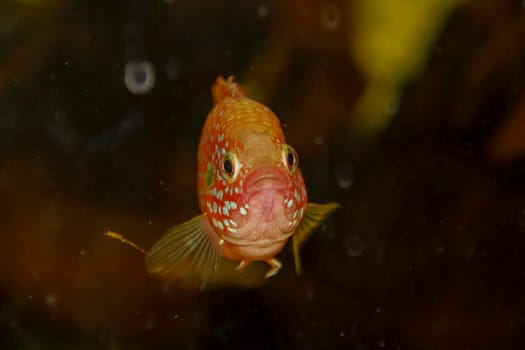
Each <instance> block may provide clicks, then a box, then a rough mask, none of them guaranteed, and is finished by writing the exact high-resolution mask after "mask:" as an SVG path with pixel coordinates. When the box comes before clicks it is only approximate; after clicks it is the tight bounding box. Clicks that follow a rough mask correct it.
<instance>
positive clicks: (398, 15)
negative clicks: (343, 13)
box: [348, 0, 466, 136]
mask: <svg viewBox="0 0 525 350" xmlns="http://www.w3.org/2000/svg"><path fill="white" fill-rule="evenodd" d="M465 2H466V1H465V0H418V1H415V0H360V1H355V2H354V3H353V5H352V6H349V8H348V11H349V17H350V18H351V21H350V23H351V25H352V30H351V31H350V32H351V35H350V50H351V53H352V56H353V58H354V60H355V62H356V64H357V65H358V67H359V69H360V70H361V71H362V72H363V73H364V74H365V75H366V77H367V79H368V82H367V87H366V89H365V91H364V92H363V94H362V95H361V97H360V98H359V99H358V101H357V104H356V106H355V111H354V113H355V116H354V118H355V120H354V122H355V125H354V126H355V127H357V128H358V129H359V130H361V131H362V132H363V133H364V134H365V136H366V134H368V133H371V134H374V133H375V132H376V131H380V130H382V128H383V127H384V126H385V125H386V124H387V123H388V121H389V117H390V116H391V115H392V109H393V107H394V106H395V105H396V104H397V101H398V99H399V95H400V92H401V89H402V88H403V85H404V84H406V83H407V82H409V81H410V80H412V79H414V78H416V77H417V76H418V75H419V74H420V73H421V71H422V70H423V69H424V67H425V63H426V61H427V58H428V56H429V54H430V52H431V50H432V47H433V44H434V43H435V42H436V38H437V37H438V36H439V34H440V33H441V30H442V29H443V26H444V24H445V23H446V21H447V19H448V18H449V17H450V15H451V14H452V13H453V12H454V10H455V9H457V8H458V6H460V5H462V4H464V3H465Z"/></svg>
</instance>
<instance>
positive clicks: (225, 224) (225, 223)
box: [222, 219, 230, 227]
mask: <svg viewBox="0 0 525 350" xmlns="http://www.w3.org/2000/svg"><path fill="white" fill-rule="evenodd" d="M222 222H224V226H226V227H229V226H230V222H229V221H228V219H224V220H222Z"/></svg>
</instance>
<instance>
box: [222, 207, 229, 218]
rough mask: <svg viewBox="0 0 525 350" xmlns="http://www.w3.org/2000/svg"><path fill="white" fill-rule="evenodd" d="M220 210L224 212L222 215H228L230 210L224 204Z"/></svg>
mask: <svg viewBox="0 0 525 350" xmlns="http://www.w3.org/2000/svg"><path fill="white" fill-rule="evenodd" d="M222 211H223V212H224V215H226V216H230V212H229V211H228V208H227V207H226V206H224V208H222Z"/></svg>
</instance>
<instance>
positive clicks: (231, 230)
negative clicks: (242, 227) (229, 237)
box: [228, 227, 237, 233]
mask: <svg viewBox="0 0 525 350" xmlns="http://www.w3.org/2000/svg"><path fill="white" fill-rule="evenodd" d="M228 231H230V232H233V233H235V232H237V230H236V229H234V228H233V227H228Z"/></svg>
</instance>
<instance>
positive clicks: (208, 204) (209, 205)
mask: <svg viewBox="0 0 525 350" xmlns="http://www.w3.org/2000/svg"><path fill="white" fill-rule="evenodd" d="M206 206H208V210H209V211H211V204H210V202H206Z"/></svg>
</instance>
